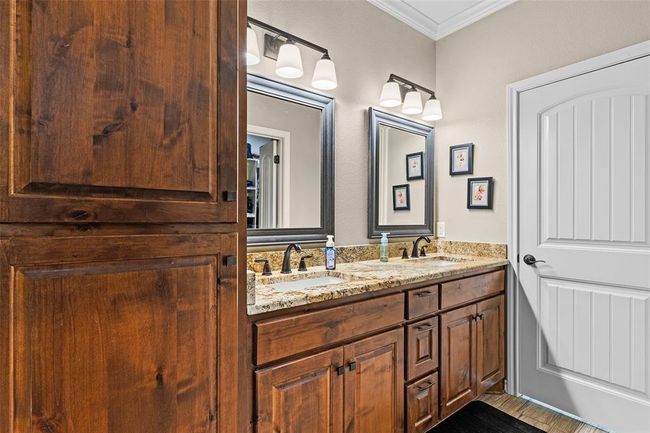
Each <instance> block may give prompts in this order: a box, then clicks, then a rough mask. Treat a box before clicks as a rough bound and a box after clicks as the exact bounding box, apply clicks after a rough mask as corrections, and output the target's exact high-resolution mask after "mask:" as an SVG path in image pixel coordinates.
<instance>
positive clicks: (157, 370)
mask: <svg viewBox="0 0 650 433" xmlns="http://www.w3.org/2000/svg"><path fill="white" fill-rule="evenodd" d="M0 248H1V250H2V251H1V252H0V277H1V284H0V286H1V287H2V290H0V344H1V345H2V350H0V366H2V369H1V371H0V374H1V376H0V431H2V432H9V431H12V432H57V433H77V432H93V433H143V432H156V433H203V432H205V433H208V432H211V433H216V432H224V431H236V429H237V425H236V423H235V421H236V420H235V417H233V416H232V414H233V413H235V411H236V407H235V406H234V401H235V396H236V372H237V370H236V365H237V354H236V350H233V347H237V341H236V332H235V331H236V320H237V311H236V307H235V306H236V302H235V300H236V297H237V293H236V288H237V281H236V279H237V269H236V266H233V265H232V264H233V263H232V260H228V255H230V254H233V255H234V254H236V249H237V235H235V234H230V235H218V234H201V235H197V234H194V235H140V236H138V235H133V236H108V237H96V236H88V237H83V238H73V237H60V238H56V237H50V238H11V239H6V240H0ZM9 360H12V361H11V362H12V363H11V365H12V366H13V367H12V368H11V369H10V368H7V366H8V365H10V364H9ZM9 396H11V402H12V403H11V404H10V401H9V398H10V397H9Z"/></svg>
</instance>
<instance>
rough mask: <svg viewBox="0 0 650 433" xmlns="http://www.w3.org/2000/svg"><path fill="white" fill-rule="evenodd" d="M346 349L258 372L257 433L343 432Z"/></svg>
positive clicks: (331, 351) (256, 376) (256, 374)
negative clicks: (341, 368)
mask: <svg viewBox="0 0 650 433" xmlns="http://www.w3.org/2000/svg"><path fill="white" fill-rule="evenodd" d="M342 365H343V348H337V349H333V350H330V351H327V352H323V353H320V354H318V355H313V356H309V357H306V358H302V359H299V360H297V361H292V362H289V363H287V364H282V365H279V366H276V367H271V368H268V369H265V370H260V371H257V372H256V373H255V378H256V382H257V417H258V424H257V432H258V433H276V432H286V433H298V432H310V433H343V375H339V374H337V372H336V369H337V367H338V366H342Z"/></svg>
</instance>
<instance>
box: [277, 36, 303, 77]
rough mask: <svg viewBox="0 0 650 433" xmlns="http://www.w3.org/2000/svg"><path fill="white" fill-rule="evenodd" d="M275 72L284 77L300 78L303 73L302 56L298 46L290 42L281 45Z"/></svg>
mask: <svg viewBox="0 0 650 433" xmlns="http://www.w3.org/2000/svg"><path fill="white" fill-rule="evenodd" d="M275 73H276V74H278V75H279V76H280V77H284V78H300V77H302V74H303V69H302V57H301V56H300V50H299V49H298V47H297V46H296V45H294V44H292V43H290V42H287V43H286V44H284V45H282V46H281V47H280V52H279V53H278V60H277V61H276V63H275Z"/></svg>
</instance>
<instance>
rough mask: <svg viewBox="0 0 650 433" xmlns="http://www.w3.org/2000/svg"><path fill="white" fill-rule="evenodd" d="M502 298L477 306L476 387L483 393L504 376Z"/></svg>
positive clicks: (503, 303)
mask: <svg viewBox="0 0 650 433" xmlns="http://www.w3.org/2000/svg"><path fill="white" fill-rule="evenodd" d="M505 308H506V307H505V298H504V296H503V295H501V296H497V297H495V298H490V299H488V300H485V301H481V302H479V303H478V304H477V306H476V314H477V315H478V320H477V321H476V386H477V393H478V394H479V395H480V394H483V393H484V392H485V391H487V390H488V389H490V388H491V387H492V386H493V385H494V384H496V383H498V382H499V381H500V380H502V379H503V378H505V355H506V350H505V338H504V337H505V316H506V311H505Z"/></svg>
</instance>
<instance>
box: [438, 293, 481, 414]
mask: <svg viewBox="0 0 650 433" xmlns="http://www.w3.org/2000/svg"><path fill="white" fill-rule="evenodd" d="M475 314H476V305H470V306H467V307H464V308H459V309H458V310H453V311H450V312H448V313H444V314H442V315H441V317H440V322H441V325H440V327H441V330H442V338H441V346H442V347H441V352H442V363H441V366H440V379H441V380H440V383H441V386H442V392H441V399H442V401H441V406H442V416H443V417H446V416H447V415H449V414H451V413H452V412H454V411H456V410H457V409H459V408H461V407H462V406H464V405H465V404H466V403H468V402H469V401H471V400H472V399H473V398H474V397H475V396H476V377H475V366H476V322H475V321H474V316H475Z"/></svg>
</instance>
